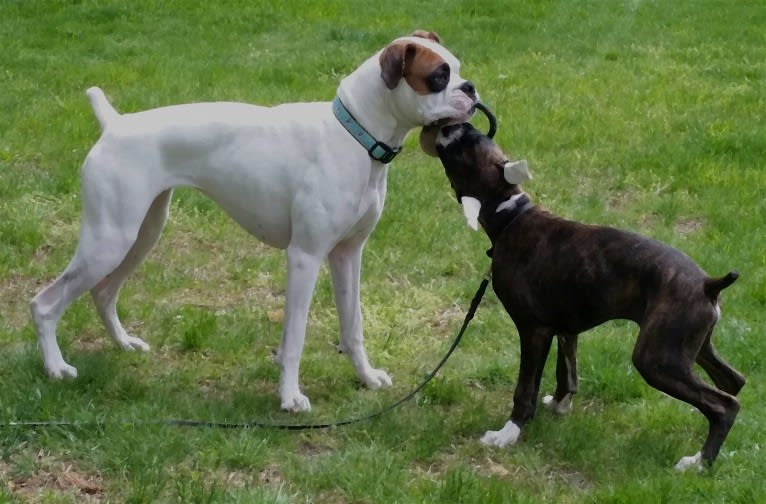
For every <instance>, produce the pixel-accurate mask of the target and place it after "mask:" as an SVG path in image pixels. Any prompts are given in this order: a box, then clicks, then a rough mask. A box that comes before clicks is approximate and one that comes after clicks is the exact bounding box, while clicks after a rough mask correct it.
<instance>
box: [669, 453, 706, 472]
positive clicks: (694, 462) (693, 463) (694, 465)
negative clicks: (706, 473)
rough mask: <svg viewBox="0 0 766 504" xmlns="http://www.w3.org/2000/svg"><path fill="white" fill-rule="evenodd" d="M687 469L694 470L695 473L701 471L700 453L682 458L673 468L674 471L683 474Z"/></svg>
mask: <svg viewBox="0 0 766 504" xmlns="http://www.w3.org/2000/svg"><path fill="white" fill-rule="evenodd" d="M689 469H694V470H695V471H697V472H699V471H701V470H702V469H703V466H702V453H701V452H697V453H696V454H694V455H692V456H690V457H682V458H681V460H679V461H678V463H677V464H676V466H675V470H676V471H678V472H685V471H688V470H689Z"/></svg>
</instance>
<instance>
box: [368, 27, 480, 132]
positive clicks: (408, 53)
mask: <svg viewBox="0 0 766 504" xmlns="http://www.w3.org/2000/svg"><path fill="white" fill-rule="evenodd" d="M379 61H380V68H381V71H380V75H381V78H382V79H383V81H384V82H385V84H386V87H387V88H388V89H390V90H391V97H392V101H393V103H394V104H395V106H396V108H397V109H398V110H399V111H400V113H402V114H404V115H406V116H407V117H408V118H409V119H410V120H411V121H412V122H413V124H421V125H423V124H426V125H444V124H455V123H461V122H465V121H467V120H468V119H470V118H471V116H472V115H473V112H474V104H475V103H476V101H477V100H478V98H479V96H478V93H477V92H476V90H475V88H474V86H473V84H472V83H471V82H470V81H467V80H465V79H463V78H462V77H460V62H459V61H458V59H457V58H456V57H455V56H453V55H452V54H451V53H450V52H449V51H448V50H447V49H445V48H444V47H443V46H442V45H441V44H440V40H439V37H438V35H436V34H435V33H431V32H423V31H417V32H415V33H414V34H413V35H412V36H410V37H402V38H399V39H396V40H394V41H393V42H391V43H390V44H389V45H388V46H387V47H386V48H385V49H383V50H382V51H381V53H380V56H379Z"/></svg>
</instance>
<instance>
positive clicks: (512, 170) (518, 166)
mask: <svg viewBox="0 0 766 504" xmlns="http://www.w3.org/2000/svg"><path fill="white" fill-rule="evenodd" d="M503 177H505V180H507V181H508V183H509V184H513V185H519V184H523V183H524V182H526V181H527V180H532V174H531V173H530V172H529V168H528V167H527V160H526V159H522V160H521V161H508V162H507V163H505V166H503Z"/></svg>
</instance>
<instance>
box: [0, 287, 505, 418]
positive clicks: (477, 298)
mask: <svg viewBox="0 0 766 504" xmlns="http://www.w3.org/2000/svg"><path fill="white" fill-rule="evenodd" d="M489 278H490V277H489V275H487V276H485V277H484V279H483V280H482V281H481V285H479V289H478V290H477V291H476V294H475V295H474V296H473V299H472V300H471V306H470V308H469V309H468V313H466V315H465V319H464V320H463V326H462V327H461V328H460V331H459V332H458V334H457V336H455V340H454V341H453V342H452V345H451V346H450V347H449V350H447V353H446V354H445V355H444V357H442V360H441V361H439V363H438V364H437V365H436V367H435V368H434V370H433V371H431V373H429V374H428V376H426V379H425V380H423V382H422V383H421V384H420V385H418V386H417V387H415V388H414V389H413V390H412V391H411V392H410V393H409V394H407V395H406V396H404V397H402V398H401V399H399V400H398V401H396V402H395V403H393V404H390V405H388V406H386V407H385V408H383V409H381V410H378V411H376V412H374V413H370V414H368V415H364V416H360V417H356V418H349V419H346V420H339V421H337V422H328V423H313V424H281V423H267V422H259V421H252V422H214V421H208V420H183V419H169V420H149V421H145V422H126V423H124V424H123V425H125V426H135V425H168V426H176V427H214V428H216V429H279V430H311V429H328V428H330V427H342V426H344V425H350V424H354V423H359V422H366V421H369V420H372V419H374V418H377V417H379V416H382V415H384V414H386V413H388V412H389V411H391V410H393V409H394V408H397V407H398V406H400V405H402V404H404V403H405V402H407V401H409V400H410V399H412V398H413V397H415V395H416V394H417V393H418V392H420V391H421V390H422V389H423V387H425V386H426V385H427V384H428V382H430V381H431V380H432V379H433V378H434V376H436V373H438V372H439V370H440V369H441V368H442V366H443V365H444V363H445V362H447V359H449V358H450V356H451V355H452V352H454V351H455V349H456V348H457V346H458V344H459V343H460V340H461V339H462V338H463V334H464V333H465V330H466V329H467V328H468V324H469V323H470V322H471V319H473V316H474V315H475V314H476V310H477V308H478V307H479V303H481V299H482V297H484V292H485V291H486V290H487V285H488V284H489ZM107 423H108V422H103V421H85V422H78V421H72V420H47V421H26V422H4V423H0V427H27V428H35V427H94V426H95V427H99V426H104V425H106V424H107Z"/></svg>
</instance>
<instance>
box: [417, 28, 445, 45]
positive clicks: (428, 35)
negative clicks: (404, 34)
mask: <svg viewBox="0 0 766 504" xmlns="http://www.w3.org/2000/svg"><path fill="white" fill-rule="evenodd" d="M411 36H412V37H420V38H424V39H428V40H433V41H434V42H436V43H437V44H441V43H442V39H441V38H440V37H439V35H437V34H436V33H435V32H432V31H426V30H415V31H414V32H412V35H411Z"/></svg>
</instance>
